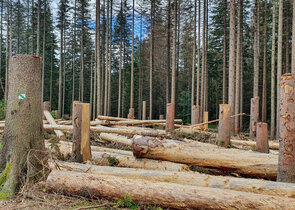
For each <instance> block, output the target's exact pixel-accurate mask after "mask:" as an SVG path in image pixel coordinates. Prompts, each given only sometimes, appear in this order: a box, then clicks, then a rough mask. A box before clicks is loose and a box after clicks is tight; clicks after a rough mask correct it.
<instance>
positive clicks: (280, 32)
mask: <svg viewBox="0 0 295 210" xmlns="http://www.w3.org/2000/svg"><path fill="white" fill-rule="evenodd" d="M279 4H280V5H279V29H278V61H277V65H278V66H277V84H279V82H280V78H281V75H282V65H283V55H282V52H283V13H284V11H283V8H284V1H283V0H280V1H279ZM279 127H280V86H279V85H277V133H276V134H277V139H279V136H280V130H279Z"/></svg>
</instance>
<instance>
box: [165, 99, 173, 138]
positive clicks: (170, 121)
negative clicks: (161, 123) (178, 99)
mask: <svg viewBox="0 0 295 210" xmlns="http://www.w3.org/2000/svg"><path fill="white" fill-rule="evenodd" d="M174 115H175V113H174V104H167V113H166V131H167V132H173V131H174Z"/></svg>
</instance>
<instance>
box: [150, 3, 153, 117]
mask: <svg viewBox="0 0 295 210" xmlns="http://www.w3.org/2000/svg"><path fill="white" fill-rule="evenodd" d="M150 40H151V41H150V117H149V118H150V120H152V118H153V65H154V0H151V38H150Z"/></svg>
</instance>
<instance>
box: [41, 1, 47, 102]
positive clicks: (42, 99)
mask: <svg viewBox="0 0 295 210" xmlns="http://www.w3.org/2000/svg"><path fill="white" fill-rule="evenodd" d="M43 15H44V17H43V18H44V19H43V21H44V23H43V53H42V56H43V60H42V96H41V102H43V101H44V76H45V75H44V74H45V47H46V0H44V14H43Z"/></svg>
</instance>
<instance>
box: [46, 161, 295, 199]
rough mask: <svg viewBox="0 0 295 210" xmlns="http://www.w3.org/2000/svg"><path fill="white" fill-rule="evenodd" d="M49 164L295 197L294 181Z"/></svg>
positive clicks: (101, 173)
mask: <svg viewBox="0 0 295 210" xmlns="http://www.w3.org/2000/svg"><path fill="white" fill-rule="evenodd" d="M49 165H50V168H51V169H52V170H64V171H77V172H84V173H91V174H98V175H108V176H116V177H125V178H131V179H143V180H147V181H154V182H169V183H176V184H183V185H192V186H199V187H212V188H220V189H228V190H234V191H242V192H251V193H257V194H265V195H273V196H281V197H289V198H294V196H295V185H294V184H291V183H282V182H272V181H265V180H259V179H246V178H235V177H228V176H211V175H207V174H200V173H197V172H176V171H158V170H146V169H135V168H122V167H110V166H96V165H90V164H80V163H73V162H63V161H54V162H50V163H49Z"/></svg>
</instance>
